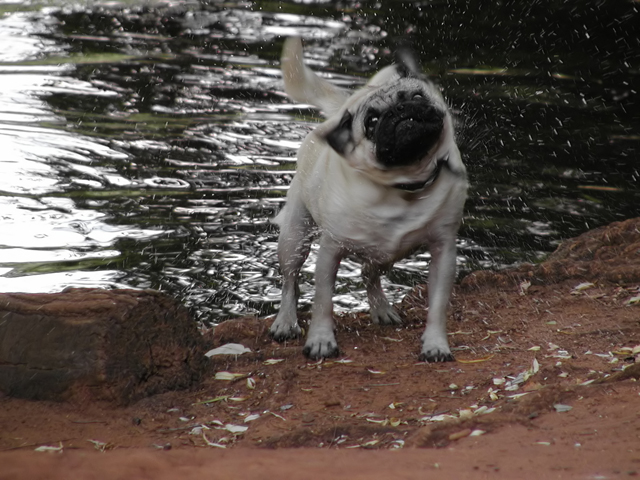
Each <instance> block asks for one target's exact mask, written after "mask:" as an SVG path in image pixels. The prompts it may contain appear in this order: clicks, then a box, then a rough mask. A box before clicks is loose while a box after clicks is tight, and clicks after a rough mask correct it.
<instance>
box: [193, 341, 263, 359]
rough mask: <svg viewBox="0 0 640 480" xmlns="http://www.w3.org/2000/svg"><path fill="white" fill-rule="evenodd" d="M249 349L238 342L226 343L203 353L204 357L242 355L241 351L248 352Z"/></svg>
mask: <svg viewBox="0 0 640 480" xmlns="http://www.w3.org/2000/svg"><path fill="white" fill-rule="evenodd" d="M250 352H251V349H250V348H247V347H245V346H244V345H240V344H239V343H226V344H224V345H222V346H220V347H218V348H214V349H212V350H209V351H208V352H207V353H205V354H204V355H205V356H206V357H212V356H214V355H242V354H243V353H250Z"/></svg>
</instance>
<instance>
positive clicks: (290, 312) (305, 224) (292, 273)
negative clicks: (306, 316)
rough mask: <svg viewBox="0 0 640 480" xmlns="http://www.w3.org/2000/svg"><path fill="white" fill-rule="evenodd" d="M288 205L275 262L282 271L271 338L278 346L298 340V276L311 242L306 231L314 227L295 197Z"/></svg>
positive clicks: (307, 213) (308, 215) (306, 211)
mask: <svg viewBox="0 0 640 480" xmlns="http://www.w3.org/2000/svg"><path fill="white" fill-rule="evenodd" d="M291 197H292V198H290V199H289V200H288V201H287V205H286V207H285V209H286V210H285V211H283V212H282V214H283V219H282V220H281V224H280V236H279V238H278V260H279V261H280V270H281V271H282V302H281V303H280V310H279V311H278V316H277V317H276V319H275V321H274V322H273V324H271V329H270V333H271V336H272V337H273V338H274V339H275V340H277V341H279V342H281V341H283V340H286V339H288V338H295V337H299V336H300V333H301V330H300V326H299V325H298V316H297V307H298V295H299V293H300V292H299V288H298V276H299V275H300V269H301V268H302V265H303V264H304V262H305V260H306V259H307V256H308V255H309V248H310V246H311V239H310V238H309V231H310V230H311V227H312V225H313V222H312V220H311V215H310V214H309V212H308V210H307V208H306V207H305V206H304V204H303V203H302V202H301V201H300V199H299V198H297V196H295V195H293V194H292V195H291Z"/></svg>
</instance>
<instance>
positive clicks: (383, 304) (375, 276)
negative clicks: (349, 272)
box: [362, 263, 402, 325]
mask: <svg viewBox="0 0 640 480" xmlns="http://www.w3.org/2000/svg"><path fill="white" fill-rule="evenodd" d="M380 273H381V272H380V268H379V267H376V266H374V265H372V264H371V263H365V264H364V265H362V278H363V280H364V284H365V286H366V288H367V298H368V299H369V309H370V313H371V320H372V321H373V323H381V324H383V325H399V324H401V323H402V318H400V314H399V313H398V311H397V310H396V309H395V308H394V307H393V305H391V304H389V300H387V296H386V295H385V294H384V291H383V290H382V285H381V284H380Z"/></svg>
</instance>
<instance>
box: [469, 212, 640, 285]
mask: <svg viewBox="0 0 640 480" xmlns="http://www.w3.org/2000/svg"><path fill="white" fill-rule="evenodd" d="M569 279H572V280H583V281H590V282H596V281H597V282H601V283H602V282H606V283H613V284H634V283H639V282H640V218H632V219H629V220H625V221H624V222H615V223H612V224H610V225H607V226H604V227H600V228H597V229H595V230H590V231H588V232H586V233H584V234H582V235H580V236H579V237H577V238H574V239H571V240H568V241H566V242H563V243H562V244H561V245H560V246H559V247H558V249H557V250H556V251H555V252H554V253H552V254H551V256H550V257H549V258H548V259H547V260H546V261H545V262H544V263H541V264H539V265H531V264H526V265H522V266H521V267H519V268H516V269H513V270H509V271H505V272H491V271H480V272H474V273H472V274H471V275H469V276H467V277H466V278H465V279H464V280H463V281H462V284H461V287H462V288H463V289H473V288H480V287H487V286H499V287H504V286H512V285H513V284H515V283H519V282H522V281H530V282H531V283H532V284H534V285H540V284H549V283H558V282H562V281H564V280H569Z"/></svg>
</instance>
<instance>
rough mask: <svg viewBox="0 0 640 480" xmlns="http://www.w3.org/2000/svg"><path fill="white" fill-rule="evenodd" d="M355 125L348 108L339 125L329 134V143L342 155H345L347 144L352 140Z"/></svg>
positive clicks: (327, 137)
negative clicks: (352, 129) (352, 128)
mask: <svg viewBox="0 0 640 480" xmlns="http://www.w3.org/2000/svg"><path fill="white" fill-rule="evenodd" d="M352 125H353V116H352V115H351V113H350V112H349V110H346V111H345V112H344V115H342V118H341V119H340V123H338V126H337V127H336V128H334V129H333V130H331V131H330V132H329V133H328V134H327V136H326V139H327V143H328V144H329V145H330V146H331V148H333V149H334V150H335V151H336V152H337V153H339V154H340V155H344V154H345V152H346V150H347V146H348V145H349V143H351V141H352V138H353V136H352V134H351V127H352Z"/></svg>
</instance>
